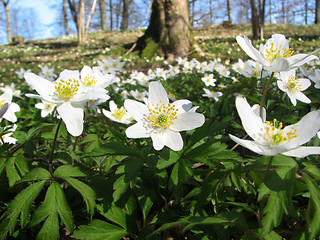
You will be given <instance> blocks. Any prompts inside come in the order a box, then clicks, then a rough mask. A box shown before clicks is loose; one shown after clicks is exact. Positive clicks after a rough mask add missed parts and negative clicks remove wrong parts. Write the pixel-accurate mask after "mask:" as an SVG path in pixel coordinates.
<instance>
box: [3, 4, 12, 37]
mask: <svg viewBox="0 0 320 240" xmlns="http://www.w3.org/2000/svg"><path fill="white" fill-rule="evenodd" d="M2 3H3V6H4V9H5V13H6V25H7V39H8V43H11V42H12V36H11V17H10V10H9V7H8V4H9V0H2Z"/></svg>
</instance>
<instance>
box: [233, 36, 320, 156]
mask: <svg viewBox="0 0 320 240" xmlns="http://www.w3.org/2000/svg"><path fill="white" fill-rule="evenodd" d="M236 39H237V42H238V43H239V45H240V47H241V48H242V49H243V50H244V51H245V52H246V53H247V54H248V55H249V56H250V57H251V58H252V59H253V60H254V61H255V64H258V67H257V68H254V67H252V66H253V64H252V63H250V64H249V62H247V63H246V64H243V62H242V61H239V62H238V64H237V65H236V66H235V69H236V70H237V71H239V72H240V73H242V74H244V75H246V76H248V77H250V75H251V77H252V76H253V74H252V69H258V71H259V75H261V76H263V73H262V71H264V70H266V73H267V74H268V75H269V74H270V73H272V74H271V78H272V77H273V75H274V73H279V74H278V76H277V77H278V80H277V85H278V87H279V89H280V90H282V91H283V92H285V93H287V95H288V96H289V98H290V100H291V102H292V104H293V105H294V106H295V105H296V104H297V100H299V101H301V102H304V103H310V102H311V100H310V99H309V98H308V97H307V96H305V95H304V94H303V93H302V91H304V90H306V89H307V88H308V87H309V86H310V85H311V82H310V80H309V79H307V78H297V77H296V71H297V69H298V68H299V67H300V68H301V69H302V72H303V73H304V75H305V76H307V77H309V78H310V79H312V81H314V82H315V83H316V85H315V86H316V87H319V85H317V84H318V83H319V81H320V79H319V77H320V74H319V70H315V71H314V72H311V73H310V72H308V71H306V69H305V68H304V67H303V65H304V64H305V63H308V62H310V61H312V60H318V57H317V56H315V55H313V54H315V53H316V52H318V51H319V50H320V49H318V50H316V51H314V52H313V53H311V54H296V55H293V50H292V49H291V48H289V42H288V40H287V39H286V38H285V36H284V35H282V34H274V35H272V37H271V38H270V39H269V40H268V41H267V43H266V44H265V45H263V44H261V45H260V49H259V51H258V50H257V49H255V48H254V47H253V46H252V44H251V42H250V41H249V39H248V38H247V37H240V36H238V37H237V38H236ZM248 69H249V70H248ZM250 72H251V74H250ZM256 75H257V74H255V75H254V77H256ZM270 80H271V79H270ZM236 108H237V111H238V114H239V116H240V118H241V121H242V125H243V127H244V130H245V131H246V132H247V134H248V135H249V136H250V137H251V138H252V139H253V141H252V140H244V139H240V138H238V137H235V136H233V135H230V137H231V139H232V140H234V141H235V142H236V143H238V144H240V145H241V146H243V147H246V148H248V149H250V150H251V151H253V152H256V153H258V154H262V155H267V156H274V155H277V154H283V155H287V156H293V157H305V156H308V155H311V154H320V147H304V146H301V145H303V144H305V143H307V142H309V141H310V139H311V138H313V137H314V136H315V135H316V134H317V133H318V132H319V129H320V110H315V111H312V112H310V113H308V114H307V115H305V116H304V117H303V118H302V119H301V120H300V121H299V122H298V123H296V124H293V125H289V126H286V127H284V128H283V124H282V123H281V122H279V121H277V120H276V119H274V120H273V121H266V109H265V108H263V107H262V106H258V105H254V106H253V107H251V106H250V105H249V103H248V102H247V100H246V99H245V97H243V96H238V97H237V98H236ZM261 111H262V112H261ZM318 136H319V133H318Z"/></svg>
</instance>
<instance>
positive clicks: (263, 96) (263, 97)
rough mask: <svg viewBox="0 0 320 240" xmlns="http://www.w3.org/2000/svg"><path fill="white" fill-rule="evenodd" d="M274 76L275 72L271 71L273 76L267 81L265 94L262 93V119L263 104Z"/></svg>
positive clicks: (261, 115)
mask: <svg viewBox="0 0 320 240" xmlns="http://www.w3.org/2000/svg"><path fill="white" fill-rule="evenodd" d="M273 76H274V72H272V73H271V76H270V78H269V80H268V82H267V85H266V87H265V89H264V90H263V94H262V97H261V102H260V117H261V119H263V114H262V110H263V105H264V104H265V101H266V96H267V92H268V90H269V87H270V85H271V82H272V78H273Z"/></svg>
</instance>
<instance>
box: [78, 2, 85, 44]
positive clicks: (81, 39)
mask: <svg viewBox="0 0 320 240" xmlns="http://www.w3.org/2000/svg"><path fill="white" fill-rule="evenodd" d="M79 4H80V5H79V16H78V42H79V44H80V45H81V44H83V43H84V42H85V34H84V0H80V3H79Z"/></svg>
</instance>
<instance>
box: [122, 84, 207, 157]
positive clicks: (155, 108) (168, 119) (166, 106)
mask: <svg viewBox="0 0 320 240" xmlns="http://www.w3.org/2000/svg"><path fill="white" fill-rule="evenodd" d="M124 107H125V109H126V110H127V111H128V112H129V114H130V115H131V116H132V117H133V118H134V119H135V120H136V121H137V123H135V124H134V125H132V126H130V127H129V128H127V130H126V135H127V137H128V138H148V137H151V139H152V143H153V147H154V149H155V150H161V149H162V148H163V147H164V146H167V147H169V148H171V149H172V150H174V151H179V150H181V149H182V147H183V140H182V137H181V135H180V133H179V132H180V131H188V130H192V129H195V128H198V127H200V126H202V125H203V124H204V121H205V118H204V116H203V115H202V114H200V113H196V112H195V110H196V107H194V108H191V107H192V103H191V102H190V101H189V100H177V101H175V102H173V103H169V98H168V94H167V92H166V90H165V89H164V87H163V86H162V85H161V83H160V82H159V81H155V82H151V83H150V84H149V97H148V99H147V100H146V104H143V103H141V102H138V101H135V100H131V99H127V100H125V102H124Z"/></svg>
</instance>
